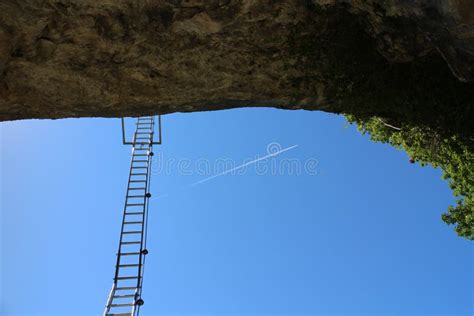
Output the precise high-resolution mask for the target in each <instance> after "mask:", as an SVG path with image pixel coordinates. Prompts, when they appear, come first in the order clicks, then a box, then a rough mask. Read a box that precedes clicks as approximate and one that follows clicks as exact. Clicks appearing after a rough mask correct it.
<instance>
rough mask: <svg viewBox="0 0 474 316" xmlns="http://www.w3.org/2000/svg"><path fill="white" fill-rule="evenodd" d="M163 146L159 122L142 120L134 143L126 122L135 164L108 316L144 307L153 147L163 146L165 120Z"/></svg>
mask: <svg viewBox="0 0 474 316" xmlns="http://www.w3.org/2000/svg"><path fill="white" fill-rule="evenodd" d="M158 124H159V134H160V135H159V138H160V141H159V142H154V141H153V136H154V134H155V133H154V131H155V118H154V117H153V116H144V117H139V118H138V119H137V121H136V129H135V133H134V136H133V140H132V142H126V141H125V125H124V120H123V119H122V133H123V143H124V144H131V145H132V160H131V163H130V172H129V176H128V186H127V194H126V197H125V206H124V209H123V217H122V228H121V231H120V242H119V247H118V253H117V263H116V265H115V276H114V282H113V284H112V289H111V290H110V294H109V297H108V299H107V304H106V306H105V311H104V316H137V315H138V314H139V312H140V306H142V305H143V303H144V301H143V299H142V297H141V296H142V285H143V273H144V267H145V256H146V255H147V254H148V250H147V249H146V237H147V220H148V206H149V198H150V197H151V194H150V192H149V190H150V176H151V165H152V158H153V145H154V144H161V118H160V117H159V119H158Z"/></svg>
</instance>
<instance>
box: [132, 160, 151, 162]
mask: <svg viewBox="0 0 474 316" xmlns="http://www.w3.org/2000/svg"><path fill="white" fill-rule="evenodd" d="M132 162H148V160H132Z"/></svg>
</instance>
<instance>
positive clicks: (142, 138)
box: [135, 135, 151, 139]
mask: <svg viewBox="0 0 474 316" xmlns="http://www.w3.org/2000/svg"><path fill="white" fill-rule="evenodd" d="M150 136H151V135H150ZM135 139H150V137H135Z"/></svg>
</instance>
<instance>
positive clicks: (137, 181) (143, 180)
mask: <svg viewBox="0 0 474 316" xmlns="http://www.w3.org/2000/svg"><path fill="white" fill-rule="evenodd" d="M130 182H146V180H130Z"/></svg>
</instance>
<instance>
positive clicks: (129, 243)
mask: <svg viewBox="0 0 474 316" xmlns="http://www.w3.org/2000/svg"><path fill="white" fill-rule="evenodd" d="M121 244H122V245H138V244H141V241H122V242H121Z"/></svg>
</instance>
